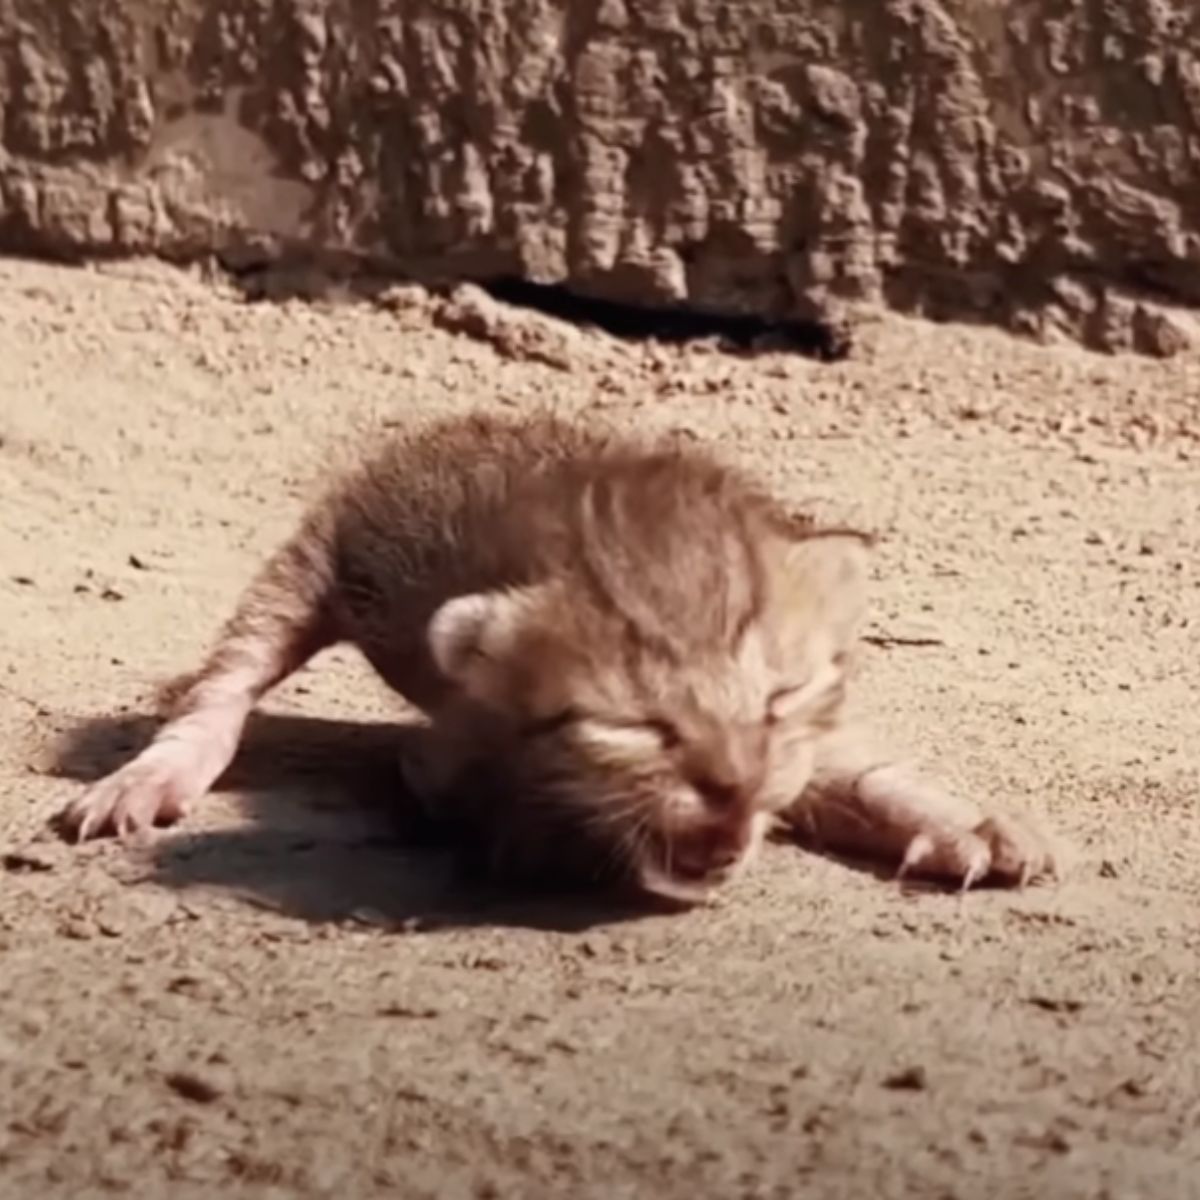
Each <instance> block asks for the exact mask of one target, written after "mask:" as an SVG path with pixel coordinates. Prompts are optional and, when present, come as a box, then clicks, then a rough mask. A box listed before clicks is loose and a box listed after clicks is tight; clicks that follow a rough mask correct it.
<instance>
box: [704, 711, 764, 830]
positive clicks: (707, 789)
mask: <svg viewBox="0 0 1200 1200" xmlns="http://www.w3.org/2000/svg"><path fill="white" fill-rule="evenodd" d="M690 766H691V770H690V772H689V774H690V776H691V783H692V786H693V787H694V788H695V789H696V791H697V792H699V793H700V795H701V796H702V797H703V798H704V799H705V800H706V801H707V802H708V803H709V804H710V805H711V806H712V807H713V808H715V809H718V810H728V809H740V808H745V807H748V806H749V805H751V804H753V802H754V798H755V796H757V795H758V793H759V791H760V790H761V788H762V785H763V780H764V778H765V776H766V750H765V746H764V744H763V739H762V737H760V736H759V733H758V731H757V730H753V731H740V730H739V731H737V732H733V731H728V730H726V731H723V736H714V737H712V738H710V739H709V740H708V741H707V742H706V743H705V744H704V745H703V746H702V747H700V748H697V750H695V751H694V752H693V757H692V762H691V764H690Z"/></svg>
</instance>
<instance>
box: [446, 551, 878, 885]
mask: <svg viewBox="0 0 1200 1200" xmlns="http://www.w3.org/2000/svg"><path fill="white" fill-rule="evenodd" d="M708 532H709V534H713V535H714V536H709V537H707V539H706V538H705V537H704V536H703V535H701V534H697V536H698V538H699V539H700V541H701V543H704V542H705V540H707V542H708V544H707V545H705V544H701V545H698V546H697V545H692V546H690V548H689V547H685V553H683V554H682V555H681V554H680V553H679V552H678V550H677V549H672V550H670V551H668V550H666V548H663V551H664V552H663V554H662V555H651V556H649V557H646V556H639V558H640V561H630V559H629V556H628V554H627V553H624V552H622V553H621V554H620V556H619V561H614V560H613V557H612V556H611V555H609V556H608V558H607V560H605V559H604V558H603V556H601V557H600V561H596V559H597V556H595V555H593V556H592V558H593V561H592V562H590V564H589V569H588V570H586V571H583V572H579V573H571V574H569V575H566V576H564V577H561V578H557V579H554V580H552V581H551V582H546V583H541V584H535V585H531V586H528V587H523V588H516V589H512V590H506V591H497V592H490V593H484V594H475V595H468V596H462V597H458V598H456V599H453V600H451V601H449V602H448V603H446V604H445V605H444V606H443V607H442V608H441V609H440V610H439V611H438V612H437V613H436V614H435V616H434V618H433V621H432V622H431V625H430V629H429V639H430V645H431V648H432V651H433V655H434V658H435V659H436V661H437V663H438V665H439V667H440V669H441V670H442V672H443V673H444V674H445V675H446V676H447V677H448V678H449V679H450V680H452V681H453V682H454V683H455V684H456V685H457V686H458V688H459V689H460V690H461V693H462V694H463V695H464V697H466V698H468V699H469V702H470V704H471V706H472V707H473V708H475V709H476V710H477V711H479V712H480V713H485V714H488V716H489V718H490V719H491V720H492V721H493V722H499V723H500V724H501V725H502V726H503V730H504V737H503V739H502V742H503V745H504V751H503V753H502V754H500V755H498V756H497V758H496V762H495V770H496V771H497V772H499V773H502V775H503V785H504V787H505V789H507V790H508V791H509V792H510V793H511V795H512V796H513V798H514V799H513V805H514V806H515V807H513V808H512V809H511V811H512V812H513V813H516V814H519V819H518V820H517V821H516V827H517V828H525V829H527V830H536V829H537V828H538V825H539V820H540V819H541V818H544V827H545V828H551V827H553V828H554V829H556V830H557V831H559V835H558V837H557V844H559V845H561V842H562V838H561V830H562V828H563V827H564V824H565V825H566V826H567V827H569V828H574V829H575V830H577V831H578V834H579V843H578V844H579V846H587V847H589V848H590V849H591V850H592V851H593V852H594V853H595V854H596V855H598V857H599V859H600V860H603V863H604V865H606V866H609V867H616V868H617V869H618V871H619V872H620V873H621V874H623V875H625V876H626V877H628V878H631V879H632V880H633V881H635V883H636V884H638V885H640V886H641V887H643V888H644V889H646V890H648V891H650V892H653V893H656V894H659V895H663V896H667V897H670V898H672V899H675V900H683V901H685V902H690V901H696V900H700V899H702V898H703V897H704V896H705V895H706V894H707V893H708V892H709V891H710V890H711V889H712V888H714V887H716V886H717V885H719V884H721V883H723V882H725V881H726V880H728V879H730V878H731V877H732V876H734V875H735V874H737V873H738V871H739V870H740V869H741V868H742V867H743V866H744V865H746V864H747V863H748V862H749V861H750V859H751V858H752V856H753V855H754V853H755V851H756V850H757V848H758V846H759V844H760V842H761V840H762V836H763V833H764V832H765V830H766V828H767V827H768V826H769V824H770V823H771V820H772V815H773V814H774V813H777V812H779V811H780V810H782V809H783V808H785V807H786V806H788V805H789V804H791V803H792V802H793V801H795V800H796V799H797V798H798V797H799V795H800V793H801V791H802V790H803V788H804V786H805V784H806V783H807V780H808V777H809V773H810V770H811V766H812V751H813V745H814V742H815V739H816V738H817V737H818V736H819V735H820V733H821V732H822V731H823V730H825V729H827V728H828V727H829V726H830V724H831V723H832V722H833V721H834V720H835V719H836V717H837V711H838V709H839V707H840V704H841V700H842V694H843V685H844V677H845V671H846V668H847V658H848V655H849V654H850V651H851V649H852V646H853V644H854V642H855V640H856V635H857V626H858V623H859V620H860V617H861V613H862V609H863V593H864V580H865V573H866V572H865V552H864V546H863V541H862V539H860V538H857V537H855V536H854V535H845V536H817V535H814V536H803V537H800V538H799V539H794V538H784V537H782V536H773V537H764V538H763V539H762V542H761V544H754V545H750V544H746V543H745V542H744V539H742V537H741V534H740V533H738V536H735V537H733V540H732V542H731V541H730V538H729V537H727V536H725V533H722V532H721V531H719V530H718V531H713V530H709V531H708ZM727 532H728V531H726V533H727ZM735 532H736V531H735ZM741 532H744V531H741ZM734 543H736V545H734ZM625 549H626V550H628V547H626V548H625ZM735 551H736V552H735ZM513 836H517V835H516V834H514V835H513ZM533 836H534V837H536V833H534V835H533ZM554 840H555V839H547V844H551V843H553V842H554Z"/></svg>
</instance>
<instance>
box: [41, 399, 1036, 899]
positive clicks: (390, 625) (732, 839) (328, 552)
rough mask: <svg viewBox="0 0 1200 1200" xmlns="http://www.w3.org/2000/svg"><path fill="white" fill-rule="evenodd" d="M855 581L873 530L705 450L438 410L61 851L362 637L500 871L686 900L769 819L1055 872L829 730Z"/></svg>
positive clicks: (370, 465)
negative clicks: (416, 717) (829, 522)
mask: <svg viewBox="0 0 1200 1200" xmlns="http://www.w3.org/2000/svg"><path fill="white" fill-rule="evenodd" d="M866 570H867V547H866V543H865V539H864V538H862V537H861V536H859V535H857V534H854V533H851V532H846V531H838V530H825V529H820V528H817V527H815V526H814V525H813V524H812V523H811V522H809V521H807V520H805V519H803V518H796V517H794V516H792V515H790V514H789V513H788V512H787V511H785V510H784V508H783V507H782V506H780V505H779V504H778V503H777V502H776V501H774V500H773V499H772V498H771V497H770V496H768V495H767V494H765V493H764V492H763V491H761V490H760V489H759V488H758V487H756V486H755V485H754V484H753V483H751V482H750V481H749V480H748V479H746V478H744V477H743V476H742V475H741V474H739V473H738V472H735V471H733V470H730V469H729V468H727V467H725V466H723V465H721V464H720V463H719V462H718V461H717V460H715V459H714V458H712V457H711V456H710V455H709V454H708V453H706V452H703V451H700V450H698V449H695V448H683V447H680V446H675V445H670V444H667V443H665V442H663V443H645V444H643V443H642V442H639V441H638V440H636V439H633V438H626V437H622V436H617V435H615V434H613V433H611V432H602V431H599V430H594V429H593V430H589V429H584V428H582V427H580V426H577V425H574V424H569V423H566V422H563V421H560V420H556V419H554V418H552V417H549V416H544V415H538V416H534V417H530V418H527V419H524V420H501V419H497V418H492V417H484V416H474V417H470V418H465V419H461V418H460V419H456V420H450V421H446V422H442V423H439V424H436V425H434V426H432V427H430V428H428V429H426V430H425V431H423V432H418V433H416V434H413V435H411V436H408V437H405V438H401V439H399V440H397V441H396V442H394V443H391V444H389V445H387V446H385V447H383V448H382V449H381V450H380V451H379V452H378V453H376V454H375V455H374V456H373V457H372V458H370V459H369V460H368V461H367V462H366V463H365V464H364V465H363V466H362V467H361V468H360V469H358V470H357V471H356V472H354V473H352V474H351V475H350V476H349V477H348V478H346V479H344V480H342V481H341V482H340V483H339V484H338V485H337V486H336V487H335V488H334V489H333V490H332V491H331V492H330V493H329V494H327V495H326V496H325V497H324V498H323V499H322V500H321V501H320V502H319V503H317V504H316V505H315V506H314V507H313V508H312V509H311V510H310V512H309V513H308V515H307V516H306V517H305V519H304V520H303V522H302V524H301V527H300V529H299V530H298V532H297V533H296V534H295V536H294V537H293V538H292V539H291V540H290V541H288V542H287V543H286V544H285V545H284V546H283V547H282V548H280V549H279V550H278V551H277V552H276V553H275V554H274V556H273V557H272V558H271V559H270V560H269V561H268V562H267V563H266V565H265V566H264V567H263V569H262V570H261V572H260V573H259V575H258V577H257V578H256V579H255V580H254V582H253V583H252V584H251V585H250V587H249V588H248V590H247V591H246V593H245V595H244V596H243V598H242V600H241V603H240V604H239V606H238V607H237V610H236V612H235V613H234V615H233V617H232V619H231V620H230V621H229V623H228V624H227V626H226V627H225V630H224V632H223V634H222V636H221V637H220V639H219V640H218V642H217V644H216V646H215V649H214V650H213V652H212V654H211V655H210V657H209V659H208V661H207V663H206V664H205V665H204V666H203V668H202V669H201V670H200V671H199V672H198V673H197V674H196V675H195V676H194V677H193V678H192V679H191V680H189V681H187V682H186V683H185V684H184V685H183V686H181V688H180V689H179V695H178V697H177V699H176V700H175V702H174V705H173V709H172V711H171V714H170V717H169V719H168V720H167V722H166V724H164V725H163V727H162V728H161V729H160V731H159V732H158V734H157V736H156V737H155V738H154V740H153V741H152V743H151V744H150V745H149V746H148V747H147V748H146V749H145V750H143V751H142V753H141V754H139V755H138V756H137V757H136V758H135V759H133V761H132V762H130V763H128V764H127V765H125V766H124V767H122V768H120V769H119V770H117V771H116V772H114V773H113V774H112V775H110V776H108V777H107V778H105V779H102V780H100V781H99V782H98V783H96V784H95V785H94V786H93V787H92V788H90V789H89V790H88V791H87V792H86V793H85V794H84V795H82V796H81V797H80V798H78V799H77V800H76V801H75V802H74V803H73V804H71V805H70V806H69V808H68V809H67V810H66V812H65V813H64V814H63V819H64V821H65V824H66V825H67V827H68V829H69V830H71V831H72V832H73V833H74V835H75V836H76V837H78V838H79V839H85V838H89V837H93V836H96V835H99V834H101V833H104V832H107V831H115V832H117V833H119V834H121V835H122V836H124V835H127V834H130V833H132V832H135V831H137V830H140V829H143V828H148V827H150V826H152V825H154V824H164V823H169V822H171V821H174V820H176V819H178V818H179V817H180V816H182V815H183V813H184V812H185V810H186V809H187V807H188V806H189V805H190V804H192V803H193V802H194V801H196V800H197V799H199V798H200V797H201V796H202V795H203V794H204V793H205V792H207V791H208V790H209V789H210V788H211V787H212V785H213V783H214V782H215V781H216V779H217V778H218V776H220V775H221V773H222V772H223V771H224V770H225V768H226V767H227V766H228V764H229V762H230V761H231V759H232V758H233V755H234V752H235V750H236V748H237V745H238V742H239V740H240V737H241V734H242V729H243V726H244V723H245V721H246V718H247V717H248V715H249V713H250V711H251V709H252V708H253V707H254V705H255V704H256V703H257V701H258V700H259V699H260V698H261V697H262V696H263V695H264V694H265V693H266V692H267V691H268V690H269V689H270V688H272V687H274V686H275V685H276V684H278V683H279V682H280V681H281V680H283V679H284V678H285V677H286V676H288V675H289V674H290V673H291V672H293V671H295V670H296V669H297V668H299V667H300V666H301V665H302V664H303V663H305V662H306V661H307V660H308V659H309V658H310V657H311V656H312V655H314V654H316V653H317V652H318V651H319V650H321V649H323V648H324V647H327V646H329V645H332V644H333V643H336V642H350V643H352V644H354V645H355V646H357V647H358V648H359V649H360V650H361V651H362V652H363V654H364V655H365V656H366V658H367V659H368V661H369V662H370V663H371V664H372V666H373V667H374V668H375V670H376V671H377V672H378V673H379V674H380V675H381V676H382V678H383V679H384V680H385V681H386V682H387V683H388V684H389V685H390V686H391V687H392V688H393V689H395V691H397V692H398V693H400V694H401V695H402V696H404V697H405V698H406V699H407V700H409V701H410V702H411V703H413V704H414V705H416V706H417V707H418V708H419V709H421V710H422V711H423V712H424V713H425V714H426V716H427V717H428V719H429V731H428V738H427V739H426V743H425V748H424V750H423V752H422V753H421V755H420V757H419V758H413V759H411V760H410V761H408V762H407V763H406V764H405V774H406V776H407V779H408V783H409V786H410V787H412V788H414V789H415V790H417V791H418V792H419V793H420V794H421V795H422V796H423V797H424V799H425V801H426V803H427V804H428V806H429V808H430V810H431V811H432V812H433V813H434V814H435V815H437V816H439V817H441V818H443V819H445V820H447V821H449V822H451V823H452V824H453V825H454V826H455V827H457V828H458V829H459V831H460V832H461V833H462V834H463V835H464V836H471V837H473V838H474V839H475V840H476V842H477V844H479V845H480V846H482V847H483V848H484V850H485V852H486V854H487V856H488V857H489V858H490V860H491V862H492V865H493V866H494V867H495V868H496V869H498V870H502V871H503V870H517V871H519V872H520V873H525V874H530V873H532V874H534V875H537V874H541V873H558V874H562V873H566V874H570V875H574V876H576V877H578V878H588V879H592V878H595V879H597V880H599V879H604V878H613V879H617V880H624V881H627V882H631V883H633V884H634V885H635V886H637V887H640V888H642V889H644V890H646V891H648V892H651V893H655V894H658V895H662V896H667V897H670V898H672V899H675V900H680V901H684V902H693V901H698V900H701V899H703V898H704V897H705V896H707V895H708V894H709V893H710V892H711V891H712V890H713V889H714V888H716V887H718V886H719V885H721V884H723V883H724V882H726V881H727V880H729V879H731V878H732V877H734V876H735V875H737V874H738V873H739V872H740V871H742V870H743V869H744V868H745V867H746V865H747V864H748V863H749V862H750V861H751V860H752V858H753V856H754V854H755V852H756V850H757V849H758V847H759V845H760V844H761V842H762V840H763V836H764V834H765V833H766V831H767V830H768V828H770V827H771V826H772V825H775V824H779V823H783V824H785V825H788V826H790V827H792V828H793V829H795V830H796V832H797V834H798V835H799V836H801V837H804V838H815V839H816V840H819V841H821V842H822V843H823V844H824V845H825V846H827V847H828V848H830V849H833V850H835V851H843V852H852V853H861V854H866V855H871V856H877V857H878V856H883V857H885V858H887V859H890V860H891V861H893V862H894V863H895V864H896V865H897V866H898V868H899V869H900V870H901V871H909V870H921V871H923V872H924V873H926V874H929V875H932V876H935V877H938V878H941V879H944V880H954V881H957V882H958V883H959V884H960V885H961V886H963V887H964V888H965V887H969V886H971V885H972V884H973V883H975V882H977V881H979V880H982V879H984V878H985V877H991V878H994V879H996V880H997V881H1000V882H1006V883H1017V884H1023V883H1024V882H1026V881H1027V880H1029V879H1032V878H1035V877H1037V876H1041V875H1045V874H1049V873H1052V871H1053V869H1054V862H1053V856H1052V855H1051V853H1050V851H1049V849H1048V847H1047V846H1046V844H1045V843H1044V842H1043V840H1042V839H1041V837H1040V836H1039V835H1038V834H1036V833H1034V832H1033V831H1031V830H1029V829H1026V828H1025V827H1024V826H1023V825H1022V824H1020V823H1018V822H1017V821H1016V819H1015V818H1012V817H1001V816H998V815H997V816H990V817H989V816H988V815H987V814H985V813H983V812H982V811H980V810H979V809H977V808H976V807H975V806H974V805H973V804H971V803H970V802H968V801H966V800H965V799H962V798H959V797H955V796H951V795H948V794H945V793H943V792H942V791H941V790H940V789H938V788H936V787H935V786H934V785H932V784H930V783H927V782H925V781H922V780H920V779H917V778H912V777H909V776H908V775H907V774H906V773H905V771H904V769H903V768H902V767H901V766H899V765H896V764H894V763H892V762H891V761H890V760H888V759H885V758H881V757H879V756H878V755H876V754H875V753H874V752H873V751H872V750H871V748H870V745H869V742H868V741H867V740H866V739H865V737H864V735H862V734H861V733H858V732H856V731H854V730H852V729H848V728H847V727H846V726H845V724H844V717H843V701H844V696H845V690H846V685H847V680H848V675H849V671H850V668H851V664H852V662H853V658H854V649H855V645H856V641H857V635H858V630H859V626H860V624H861V621H862V619H863V615H864V609H865V590H866V589H865V583H866Z"/></svg>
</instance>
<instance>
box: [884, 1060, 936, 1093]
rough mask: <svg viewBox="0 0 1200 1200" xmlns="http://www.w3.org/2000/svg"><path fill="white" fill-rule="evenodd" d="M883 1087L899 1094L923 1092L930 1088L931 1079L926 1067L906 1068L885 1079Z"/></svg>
mask: <svg viewBox="0 0 1200 1200" xmlns="http://www.w3.org/2000/svg"><path fill="white" fill-rule="evenodd" d="M883 1086H884V1087H885V1088H890V1089H891V1090H892V1091H898V1092H923V1091H924V1090H925V1089H926V1088H927V1087H928V1086H929V1077H928V1075H926V1073H925V1068H924V1067H921V1066H914V1067H905V1068H904V1070H902V1071H897V1072H895V1074H892V1075H889V1076H888V1077H887V1078H886V1079H884V1081H883Z"/></svg>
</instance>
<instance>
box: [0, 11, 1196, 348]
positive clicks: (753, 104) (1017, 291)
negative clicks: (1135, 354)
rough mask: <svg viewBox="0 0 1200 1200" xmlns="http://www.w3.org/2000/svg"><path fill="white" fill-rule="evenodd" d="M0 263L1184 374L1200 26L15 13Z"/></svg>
mask: <svg viewBox="0 0 1200 1200" xmlns="http://www.w3.org/2000/svg"><path fill="white" fill-rule="evenodd" d="M0 35H3V36H0V139H2V140H0V248H2V249H6V250H8V251H12V252H20V253H34V254H54V255H84V254H87V255H95V254H130V253H136V254H144V253H156V254H161V255H164V256H168V257H172V258H188V257H195V256H200V255H208V254H213V253H216V254H218V255H219V256H220V257H221V258H222V259H223V260H224V261H225V262H226V263H227V264H228V265H230V266H231V267H234V268H235V269H236V268H238V267H244V266H255V265H261V264H263V263H265V262H270V261H274V260H276V259H278V258H280V257H287V256H292V255H298V254H300V255H310V256H311V255H316V256H319V257H330V256H331V261H333V260H338V259H344V260H345V261H350V262H368V263H371V264H374V265H377V266H381V267H384V268H390V269H398V270H403V271H404V272H406V273H409V274H411V275H412V276H413V277H415V278H418V279H426V280H429V279H452V278H453V279H487V278H490V277H496V276H520V277H523V278H526V279H528V280H531V281H535V282H541V283H565V284H567V285H568V286H569V287H570V288H571V289H573V290H574V291H576V292H579V293H581V294H585V295H594V296H600V297H604V298H606V299H613V300H618V301H622V302H629V303H634V304H644V305H679V304H682V305H688V306H694V307H698V308H704V309H712V310H717V311H723V312H734V313H755V314H760V315H763V316H767V317H772V318H801V319H806V318H818V319H822V320H826V319H831V318H832V317H834V316H835V315H837V314H839V313H841V312H842V311H843V310H846V311H850V312H852V311H853V310H854V308H855V307H856V306H859V305H867V306H870V305H878V304H880V303H883V304H888V305H892V306H894V307H897V308H901V309H904V310H907V311H915V312H925V313H928V314H930V315H932V316H936V317H957V318H962V317H969V318H972V319H981V320H986V321H992V322H997V323H1002V324H1006V325H1008V326H1010V327H1012V328H1014V329H1018V330H1021V331H1025V332H1028V333H1031V334H1034V335H1036V336H1041V337H1055V336H1066V337H1070V338H1076V339H1079V340H1081V341H1083V342H1084V343H1086V344H1088V345H1092V346H1095V347H1098V348H1104V349H1110V350H1134V351H1140V352H1144V353H1152V354H1163V355H1165V354H1171V353H1174V352H1175V351H1177V350H1179V349H1181V348H1183V347H1184V346H1186V345H1188V344H1189V341H1190V339H1191V336H1192V327H1191V316H1190V315H1189V314H1190V310H1191V309H1192V308H1200V6H1196V5H1195V4H1194V3H1193V2H1192V0H1004V2H1001V0H985V2H983V3H981V2H980V0H942V2H940V3H939V2H937V0H826V2H824V3H822V2H820V0H723V2H722V0H637V3H634V2H633V0H503V2H501V0H483V2H482V3H481V2H479V0H357V2H356V3H355V4H353V5H347V4H333V3H328V2H325V0H54V3H52V4H51V3H46V0H0Z"/></svg>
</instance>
